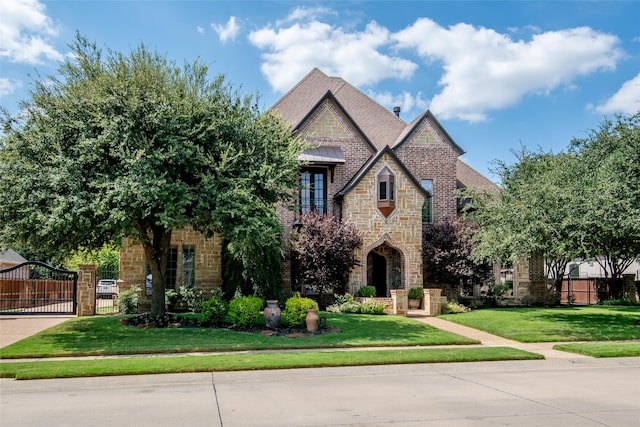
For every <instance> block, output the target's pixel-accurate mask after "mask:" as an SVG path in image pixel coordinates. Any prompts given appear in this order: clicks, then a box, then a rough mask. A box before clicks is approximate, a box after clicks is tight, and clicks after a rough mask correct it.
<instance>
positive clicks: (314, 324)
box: [306, 310, 320, 332]
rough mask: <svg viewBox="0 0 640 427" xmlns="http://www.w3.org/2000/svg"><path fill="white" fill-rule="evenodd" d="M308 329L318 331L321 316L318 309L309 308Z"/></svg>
mask: <svg viewBox="0 0 640 427" xmlns="http://www.w3.org/2000/svg"><path fill="white" fill-rule="evenodd" d="M306 321H307V331H309V332H318V326H319V325H320V317H319V316H318V310H307V318H306Z"/></svg>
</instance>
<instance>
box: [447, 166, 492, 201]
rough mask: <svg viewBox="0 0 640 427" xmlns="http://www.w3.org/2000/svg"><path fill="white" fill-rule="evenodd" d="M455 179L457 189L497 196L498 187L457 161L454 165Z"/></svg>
mask: <svg viewBox="0 0 640 427" xmlns="http://www.w3.org/2000/svg"><path fill="white" fill-rule="evenodd" d="M456 178H457V180H458V183H457V184H458V185H457V187H458V188H476V189H478V190H486V191H487V192H488V193H490V194H492V195H494V196H498V194H499V193H500V187H498V185H497V184H496V183H494V182H493V181H491V180H489V179H488V178H487V177H485V176H484V175H482V174H481V173H480V172H478V171H476V170H475V169H473V168H472V167H471V166H469V165H467V164H466V163H465V162H463V161H462V160H460V159H458V162H457V164H456Z"/></svg>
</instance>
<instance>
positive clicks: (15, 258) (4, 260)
mask: <svg viewBox="0 0 640 427" xmlns="http://www.w3.org/2000/svg"><path fill="white" fill-rule="evenodd" d="M23 262H27V260H26V259H24V258H23V257H22V255H20V254H19V253H18V252H16V251H14V250H13V249H7V250H6V251H5V252H0V264H15V265H17V264H22V263H23Z"/></svg>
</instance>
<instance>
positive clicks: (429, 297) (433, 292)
mask: <svg viewBox="0 0 640 427" xmlns="http://www.w3.org/2000/svg"><path fill="white" fill-rule="evenodd" d="M424 291H425V292H424V298H425V299H424V310H425V311H426V312H427V314H428V315H429V316H440V315H441V314H442V300H443V299H444V301H446V300H447V299H446V298H443V297H442V296H441V295H442V289H440V288H429V289H425V290H424Z"/></svg>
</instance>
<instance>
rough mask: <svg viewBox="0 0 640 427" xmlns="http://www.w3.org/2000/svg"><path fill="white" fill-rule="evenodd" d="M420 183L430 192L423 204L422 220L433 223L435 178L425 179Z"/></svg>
mask: <svg viewBox="0 0 640 427" xmlns="http://www.w3.org/2000/svg"><path fill="white" fill-rule="evenodd" d="M420 184H421V185H422V188H423V189H424V190H425V191H426V192H427V193H429V197H427V198H426V199H424V204H423V205H422V222H423V223H425V224H431V223H432V222H433V180H432V179H423V180H422V181H421V182H420Z"/></svg>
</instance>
